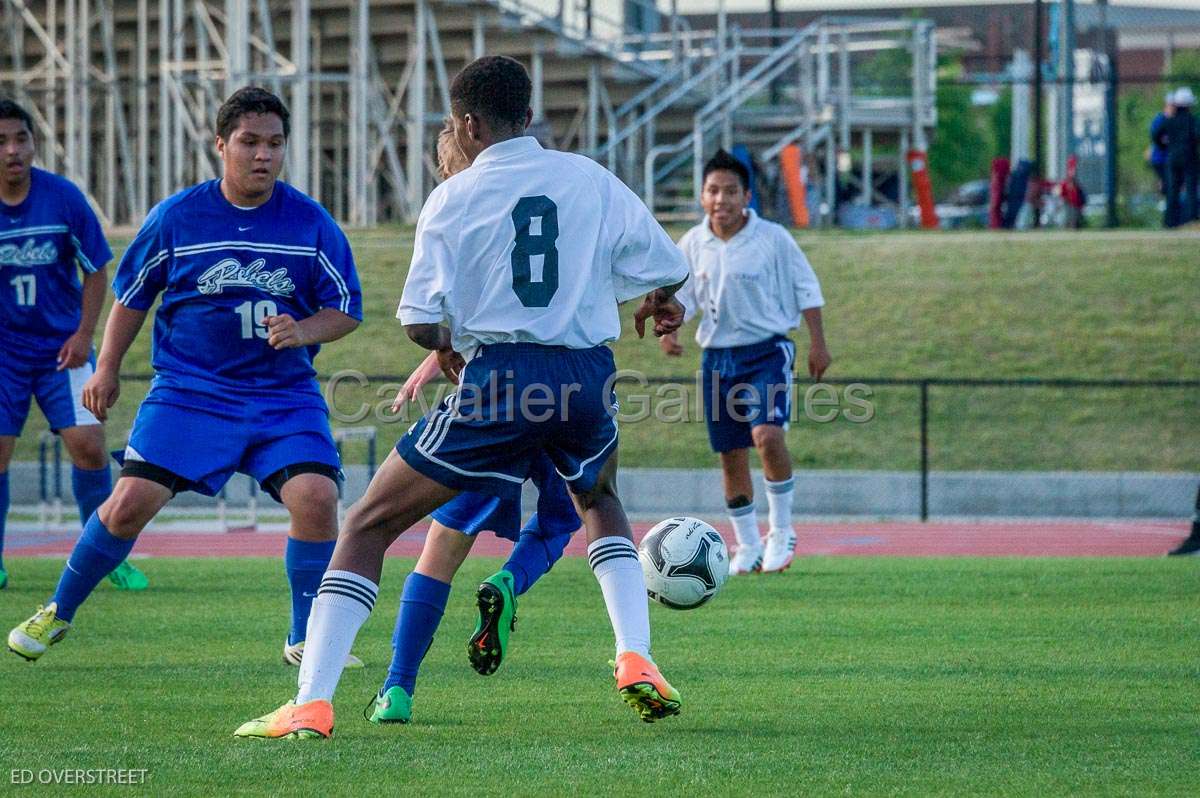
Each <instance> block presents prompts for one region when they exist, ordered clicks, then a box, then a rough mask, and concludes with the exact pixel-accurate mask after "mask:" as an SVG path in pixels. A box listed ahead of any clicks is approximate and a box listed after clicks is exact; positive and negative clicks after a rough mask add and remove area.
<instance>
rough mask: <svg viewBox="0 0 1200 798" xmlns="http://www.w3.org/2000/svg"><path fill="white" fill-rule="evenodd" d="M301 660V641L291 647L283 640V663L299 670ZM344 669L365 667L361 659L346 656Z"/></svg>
mask: <svg viewBox="0 0 1200 798" xmlns="http://www.w3.org/2000/svg"><path fill="white" fill-rule="evenodd" d="M302 659H304V641H303V640H301V641H300V642H299V643H296V644H294V645H292V644H289V643H288V642H287V641H286V640H284V641H283V661H284V662H285V663H286V664H288V665H294V666H296V667H297V668H299V667H300V661H301V660H302ZM345 667H347V668H363V667H366V666H364V665H363V661H362V660H361V659H359V658H358V657H356V656H354V655H353V654H347V655H346V665H345Z"/></svg>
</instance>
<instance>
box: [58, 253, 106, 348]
mask: <svg viewBox="0 0 1200 798" xmlns="http://www.w3.org/2000/svg"><path fill="white" fill-rule="evenodd" d="M107 291H108V269H107V268H105V267H103V266H101V267H100V268H99V269H97V270H96V271H94V272H92V273H91V274H88V275H85V276H84V278H83V301H82V303H81V304H82V308H81V313H80V317H79V327H78V328H77V329H76V330H75V332H74V333H73V334H72V335H71V337H70V338H68V339H67V340H66V341H65V342H64V343H63V345H62V348H61V349H59V350H58V370H59V371H62V370H64V369H77V368H79V367H80V366H82V365H83V364H84V363H86V362H87V359H88V356H89V355H90V354H91V353H92V341H93V339H94V338H95V337H96V324H97V323H99V321H100V311H101V310H103V309H104V294H105V293H106V292H107Z"/></svg>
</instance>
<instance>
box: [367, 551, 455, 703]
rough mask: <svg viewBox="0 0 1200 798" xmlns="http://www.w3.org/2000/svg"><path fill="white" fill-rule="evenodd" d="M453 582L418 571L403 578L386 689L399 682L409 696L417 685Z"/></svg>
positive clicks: (385, 684)
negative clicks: (422, 664)
mask: <svg viewBox="0 0 1200 798" xmlns="http://www.w3.org/2000/svg"><path fill="white" fill-rule="evenodd" d="M449 597H450V584H449V583H448V582H441V581H439V580H437V579H434V578H432V577H429V576H425V575H424V574H418V573H416V572H415V571H414V572H413V573H411V574H409V575H408V578H407V579H405V580H404V592H403V593H402V594H401V595H400V614H399V615H398V616H396V631H395V632H393V633H392V664H391V665H390V666H388V675H387V680H386V681H385V682H384V683H383V689H384V690H389V689H391V688H392V687H395V686H396V685H399V686H400V687H403V688H404V692H406V693H408V694H409V695H410V696H411V695H412V694H413V691H414V690H415V689H416V687H417V671H418V670H420V668H421V660H423V659H425V652H427V651H429V647H430V646H431V645H433V634H434V632H436V631H437V628H438V624H439V623H441V621H442V613H443V612H445V611H446V599H447V598H449Z"/></svg>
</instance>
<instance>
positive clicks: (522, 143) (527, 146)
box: [471, 136, 542, 166]
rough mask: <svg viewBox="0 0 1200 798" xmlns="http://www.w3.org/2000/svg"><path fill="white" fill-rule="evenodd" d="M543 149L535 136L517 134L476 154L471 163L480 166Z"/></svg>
mask: <svg viewBox="0 0 1200 798" xmlns="http://www.w3.org/2000/svg"><path fill="white" fill-rule="evenodd" d="M541 149H542V145H541V144H538V140H537V139H535V138H534V137H533V136H517V137H516V138H511V139H505V140H504V141H500V142H497V143H495V144H493V145H492V146H490V147H488V148H487V149H486V150H484V151H483V152H481V153H479V154H478V155H476V156H475V160H474V162H472V164H471V165H472V166H478V165H479V164H481V163H488V162H489V161H495V160H498V159H500V158H508V157H511V156H513V155H522V154H524V153H529V152H536V151H539V150H541Z"/></svg>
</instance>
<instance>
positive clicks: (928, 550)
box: [5, 521, 1188, 557]
mask: <svg viewBox="0 0 1200 798" xmlns="http://www.w3.org/2000/svg"><path fill="white" fill-rule="evenodd" d="M634 526H635V537H637V538H639V539H640V537H641V536H642V535H643V534H645V533H646V530H648V529H649V528H650V526H651V524H635V525H634ZM427 528H428V527H427V526H426V525H422V526H419V527H417V528H416V529H414V530H412V531H410V532H408V533H407V534H405V535H404V536H403V537H401V538H400V540H398V541H396V543H395V544H394V545H393V546H392V547H391V549H389V550H388V554H389V556H393V557H413V556H416V555H417V554H419V553H420V550H421V546H422V544H423V543H424V540H425V530H426V529H427ZM718 529H719V530H720V531H721V534H722V535H723V536H724V537H725V539H726V541H727V542H729V541H731V540H732V536H731V534H730V530H729V529H728V528H727V527H726V526H723V525H718ZM797 532H798V534H799V540H800V543H799V548H798V552H799V553H800V554H802V555H839V556H841V555H850V556H859V555H870V556H880V555H882V556H895V557H1156V556H1160V555H1163V554H1165V553H1166V552H1168V551H1169V550H1171V549H1172V548H1174V546H1175V545H1176V544H1177V543H1178V542H1179V541H1180V540H1181V539H1183V537H1184V536H1186V535H1187V532H1188V524H1187V522H1184V521H1180V522H1162V521H1156V522H1144V523H1142V522H1129V521H1122V522H1111V523H1106V522H1078V521H1070V522H1024V521H1004V522H1001V521H997V522H986V521H985V522H978V523H944V522H935V523H926V524H922V523H917V522H879V523H869V522H866V523H860V522H855V523H824V524H799V525H797ZM13 538H15V539H11V538H10V540H9V544H8V546H7V547H6V548H7V550H6V551H5V554H6V555H10V556H17V557H21V556H26V557H47V556H52V557H61V556H66V555H67V554H68V553H69V552H70V550H71V546H72V545H73V544H74V538H68V537H56V538H54V539H52V540H47V539H46V538H45V537H41V538H39V537H38V536H34V535H30V536H13ZM283 547H284V536H283V535H282V534H279V533H268V532H230V533H220V532H216V533H203V532H148V533H146V534H145V535H143V536H142V538H141V540H140V541H139V542H138V546H137V549H136V550H135V552H134V556H135V557H137V556H144V557H279V556H282V555H283ZM510 548H511V544H510V543H508V542H507V541H503V540H500V539H499V538H496V537H495V536H493V535H490V534H484V535H482V536H481V537H480V540H479V542H478V543H477V544H476V546H475V551H474V553H475V554H478V555H485V556H487V555H492V556H497V555H498V556H505V555H507V554H508V552H509V550H510ZM585 550H586V546H585V545H584V539H583V536H582V535H576V536H575V538H574V539H572V541H571V544H570V545H569V546H568V547H567V554H568V555H583V554H584V553H585Z"/></svg>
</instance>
